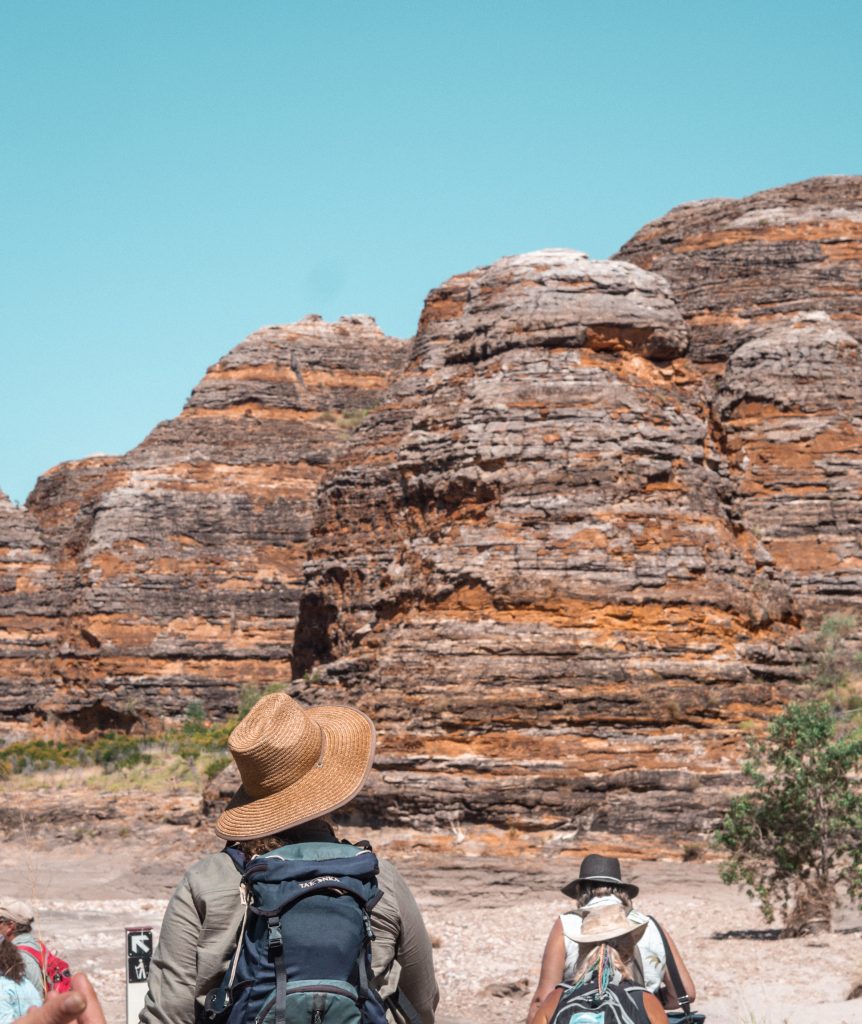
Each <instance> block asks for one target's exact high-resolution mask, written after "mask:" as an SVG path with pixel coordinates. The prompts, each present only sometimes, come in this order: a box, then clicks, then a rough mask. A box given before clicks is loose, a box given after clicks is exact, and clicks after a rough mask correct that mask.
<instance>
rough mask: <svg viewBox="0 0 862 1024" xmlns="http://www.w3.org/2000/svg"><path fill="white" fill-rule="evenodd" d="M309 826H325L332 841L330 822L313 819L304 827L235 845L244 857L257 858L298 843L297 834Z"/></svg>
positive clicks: (327, 819) (325, 818)
mask: <svg viewBox="0 0 862 1024" xmlns="http://www.w3.org/2000/svg"><path fill="white" fill-rule="evenodd" d="M309 825H318V826H321V827H322V826H324V825H325V826H326V827H327V828H328V829H329V831H330V832H332V836H333V839H334V838H335V831H334V829H333V828H332V822H331V821H330V819H329V818H328V817H324V818H315V819H314V821H310V822H306V823H305V824H304V825H297V826H296V828H295V829H287V831H285V832H276V833H275V835H272V836H262V837H261V838H260V839H242V840H240V842H239V843H238V844H237V845H238V846H239V848H240V849H241V850H242V852H243V853H244V854H245V855H246V857H259V856H260V855H261V854H263V853H269V852H270V850H277V849H278V848H279V846H288V845H290V844H291V843H296V842H298V841H299V835H298V834H297V833H299V832H300V830H302V829H306V828H307V827H308V826H309Z"/></svg>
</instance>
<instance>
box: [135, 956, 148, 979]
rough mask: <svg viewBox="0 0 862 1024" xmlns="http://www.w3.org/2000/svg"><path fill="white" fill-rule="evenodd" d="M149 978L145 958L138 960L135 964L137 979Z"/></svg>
mask: <svg viewBox="0 0 862 1024" xmlns="http://www.w3.org/2000/svg"><path fill="white" fill-rule="evenodd" d="M146 980H147V965H146V963H144V961H143V960H138V962H137V963H136V964H135V981H146Z"/></svg>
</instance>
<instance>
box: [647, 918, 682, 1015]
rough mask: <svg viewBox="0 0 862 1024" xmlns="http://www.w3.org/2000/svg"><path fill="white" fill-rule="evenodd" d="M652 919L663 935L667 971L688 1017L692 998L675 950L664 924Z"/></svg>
mask: <svg viewBox="0 0 862 1024" xmlns="http://www.w3.org/2000/svg"><path fill="white" fill-rule="evenodd" d="M650 921H652V923H653V924H654V925H655V926H656V928H658V933H659V935H660V936H661V941H662V943H663V944H664V953H665V957H666V960H667V973H668V974H669V975H670V980H671V981H672V982H673V987H674V990H675V991H676V998H677V1000H678V1001H679V1005H680V1006H681V1007H682V1009H683V1013H684V1014H685V1015H686V1017H687V1016H688V1014H689V1011H690V1008H691V999H690V998H689V995H688V992H686V989H685V985H683V983H682V978H681V977H680V974H679V968H678V967H677V965H676V958H675V957H674V955H673V950H672V949H671V948H670V943H669V942H668V941H667V936H666V935H665V933H664V929H663V928H662V926H661V925H660V924H659V923H658V921H656V919H655V918H654V917H651V918H650Z"/></svg>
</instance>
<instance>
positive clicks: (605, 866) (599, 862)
mask: <svg viewBox="0 0 862 1024" xmlns="http://www.w3.org/2000/svg"><path fill="white" fill-rule="evenodd" d="M621 874H622V871H621V870H620V862H619V860H617V858H616V857H603V856H602V855H601V854H600V853H589V854H587V856H586V857H584V859H583V860H582V861H581V870H580V872H579V874H578V877H577V878H575V879H573V880H572V881H571V882H569V884H568V885H564V886H563V888H562V889H561V890H560V892H562V893H565V895H566V896H570V897H571V898H572V899H573V900H574V899H577V898H578V896H580V894H581V888H582V887H583V884H584V882H590V883H591V884H593V885H615V886H616V887H617V888H618V889H622V890H623V892H625V893H626V894H627V895H628V896H629V898H630V899H634V898H635V896H637V894H638V893H639V892H640V889H639V888H638V887H637V886H636V885H633V884H632V883H631V882H624V881H623V880H622V878H621V877H620V875H621Z"/></svg>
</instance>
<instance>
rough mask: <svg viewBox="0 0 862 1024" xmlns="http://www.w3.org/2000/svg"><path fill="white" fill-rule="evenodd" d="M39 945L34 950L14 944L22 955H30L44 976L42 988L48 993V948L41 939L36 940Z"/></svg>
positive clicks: (30, 947)
mask: <svg viewBox="0 0 862 1024" xmlns="http://www.w3.org/2000/svg"><path fill="white" fill-rule="evenodd" d="M36 941H37V942H38V943H39V948H38V949H34V947H33V946H19V945H18V944H17V942H16V943H14V945H15V948H16V949H18V950H19V951H20V952H21V953H28V954H29V955H30V956H31V957H32V958H33V959H34V960H35V961H36V964H37V966H38V967H39V973H40V974H41V975H42V988H43V989H45V991H46V992H47V991H48V987H49V986H48V947H47V946H46V945H45V943H44V942H43V941H42V940H41V939H36Z"/></svg>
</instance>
